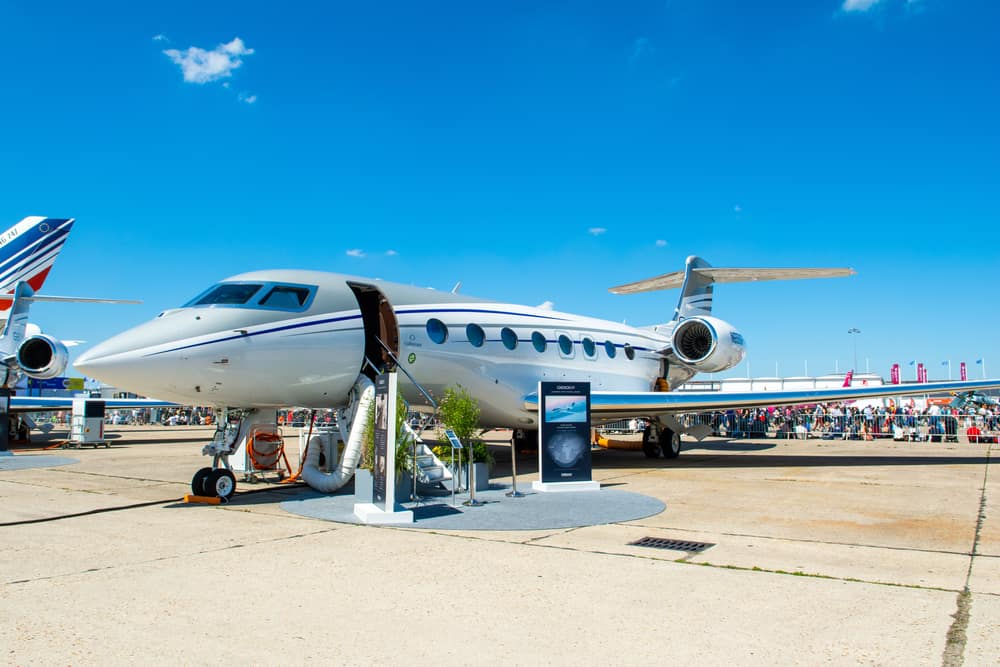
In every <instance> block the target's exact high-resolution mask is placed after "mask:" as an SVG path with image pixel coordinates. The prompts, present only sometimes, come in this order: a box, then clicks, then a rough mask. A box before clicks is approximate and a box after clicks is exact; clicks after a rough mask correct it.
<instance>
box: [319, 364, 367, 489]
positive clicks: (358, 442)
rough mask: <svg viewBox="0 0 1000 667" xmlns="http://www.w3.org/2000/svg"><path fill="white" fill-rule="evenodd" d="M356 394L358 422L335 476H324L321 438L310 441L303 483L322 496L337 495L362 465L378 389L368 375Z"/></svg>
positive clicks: (357, 385) (361, 379)
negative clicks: (372, 406) (363, 444)
mask: <svg viewBox="0 0 1000 667" xmlns="http://www.w3.org/2000/svg"><path fill="white" fill-rule="evenodd" d="M354 391H355V392H357V393H360V396H361V398H359V399H358V405H357V409H356V410H355V411H354V418H353V419H352V420H351V434H350V437H349V438H348V439H347V446H346V447H345V448H344V454H343V456H341V457H340V465H339V466H338V467H337V469H336V470H334V471H333V472H323V471H321V470H320V469H319V453H320V449H322V447H323V440H322V438H320V437H319V436H318V435H314V436H313V437H312V438H310V439H309V444H308V445H307V447H308V448H309V451H307V452H306V460H305V464H304V465H303V466H302V479H303V481H305V483H306V484H308V485H309V486H310V487H312V488H313V489H316V490H317V491H319V492H320V493H333V492H334V491H336V490H337V489H339V488H340V487H342V486H343V485H344V484H346V483H347V480H349V479H351V477H352V476H353V475H354V470H355V468H357V467H358V461H359V460H360V459H361V446H362V441H363V440H364V438H363V437H362V436H363V435H364V432H365V425H366V423H367V421H368V406H369V405H371V402H372V401H373V400H375V385H374V384H373V383H372V381H371V380H369V379H368V378H367V377H365V376H364V375H362V376H360V377H359V378H358V381H357V382H356V383H355V384H354Z"/></svg>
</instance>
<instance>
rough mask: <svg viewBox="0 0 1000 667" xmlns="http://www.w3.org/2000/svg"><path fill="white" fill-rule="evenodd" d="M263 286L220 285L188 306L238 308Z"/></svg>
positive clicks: (246, 284)
mask: <svg viewBox="0 0 1000 667" xmlns="http://www.w3.org/2000/svg"><path fill="white" fill-rule="evenodd" d="M261 287H262V286H261V285H259V284H250V283H220V284H218V285H216V286H215V287H213V288H212V289H210V290H208V292H206V293H205V294H204V296H202V297H200V298H198V299H196V300H195V301H194V302H193V303H188V304H186V306H238V305H242V304H244V303H246V302H248V301H249V300H250V299H251V298H252V297H253V295H254V294H256V293H257V292H258V291H260V288H261Z"/></svg>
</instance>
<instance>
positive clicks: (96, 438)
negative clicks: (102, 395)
mask: <svg viewBox="0 0 1000 667" xmlns="http://www.w3.org/2000/svg"><path fill="white" fill-rule="evenodd" d="M81 445H90V446H91V447H95V448H96V447H97V446H98V445H104V446H105V447H108V441H107V440H105V439H104V401H101V400H98V399H94V398H74V399H73V413H72V416H71V417H70V428H69V446H71V447H80V446H81Z"/></svg>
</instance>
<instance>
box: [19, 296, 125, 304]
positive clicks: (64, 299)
mask: <svg viewBox="0 0 1000 667" xmlns="http://www.w3.org/2000/svg"><path fill="white" fill-rule="evenodd" d="M13 300H14V295H13V294H0V303H9V302H10V301H13ZM21 300H22V301H25V302H27V303H44V302H49V303H142V301H135V300H134V299H91V298H88V297H82V296H42V295H40V294H36V295H35V296H22V297H21Z"/></svg>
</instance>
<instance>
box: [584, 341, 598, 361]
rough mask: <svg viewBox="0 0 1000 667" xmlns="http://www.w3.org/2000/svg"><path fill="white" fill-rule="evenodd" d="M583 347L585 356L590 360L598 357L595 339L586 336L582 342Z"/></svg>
mask: <svg viewBox="0 0 1000 667" xmlns="http://www.w3.org/2000/svg"><path fill="white" fill-rule="evenodd" d="M580 343H581V344H582V345H583V355H584V356H585V357H587V358H588V359H593V358H595V357H596V356H597V345H595V344H594V339H593V338H590V337H589V336H584V337H583V340H582V341H580Z"/></svg>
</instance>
